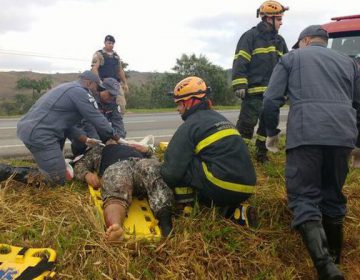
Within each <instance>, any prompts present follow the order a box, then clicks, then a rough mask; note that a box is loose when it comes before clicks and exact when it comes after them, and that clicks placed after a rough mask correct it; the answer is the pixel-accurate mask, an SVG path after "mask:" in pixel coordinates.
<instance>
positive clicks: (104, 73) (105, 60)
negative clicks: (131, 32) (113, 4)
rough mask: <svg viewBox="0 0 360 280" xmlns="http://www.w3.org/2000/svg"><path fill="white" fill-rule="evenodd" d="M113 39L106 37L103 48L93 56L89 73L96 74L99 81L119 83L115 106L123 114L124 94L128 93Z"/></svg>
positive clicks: (124, 108) (109, 36)
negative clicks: (112, 80) (116, 105)
mask: <svg viewBox="0 0 360 280" xmlns="http://www.w3.org/2000/svg"><path fill="white" fill-rule="evenodd" d="M114 45H115V38H114V36H112V35H106V36H105V40H104V48H103V49H101V50H98V51H96V52H95V54H94V55H93V59H92V62H91V71H93V72H94V73H95V74H97V75H98V76H99V77H100V79H101V80H104V79H105V78H114V79H116V80H117V81H118V82H120V83H121V87H120V88H119V95H118V97H117V100H116V102H117V104H118V105H119V106H120V108H121V114H123V115H124V114H125V110H126V99H125V93H127V92H128V91H129V87H128V84H127V80H126V75H125V71H124V68H123V65H122V64H123V63H122V61H121V59H120V56H119V55H118V54H117V53H116V52H115V51H114Z"/></svg>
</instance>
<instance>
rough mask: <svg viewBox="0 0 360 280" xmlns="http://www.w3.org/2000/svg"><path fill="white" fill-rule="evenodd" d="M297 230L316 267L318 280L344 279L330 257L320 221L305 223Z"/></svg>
mask: <svg viewBox="0 0 360 280" xmlns="http://www.w3.org/2000/svg"><path fill="white" fill-rule="evenodd" d="M298 229H299V231H300V234H301V236H302V238H303V241H304V243H305V246H306V248H307V249H308V251H309V253H310V256H311V259H312V261H313V263H314V265H315V267H316V270H317V272H318V277H319V280H341V279H344V276H343V274H342V273H341V271H340V270H339V269H338V268H337V267H336V265H335V264H334V262H333V260H332V258H331V256H330V253H329V250H328V244H327V240H326V235H325V231H324V229H323V227H322V225H321V223H320V221H309V222H305V223H303V224H301V225H300V226H299V227H298Z"/></svg>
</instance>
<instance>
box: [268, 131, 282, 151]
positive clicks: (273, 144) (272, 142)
mask: <svg viewBox="0 0 360 280" xmlns="http://www.w3.org/2000/svg"><path fill="white" fill-rule="evenodd" d="M265 145H266V148H267V149H268V150H269V151H270V152H272V153H277V152H278V151H279V147H278V146H279V134H276V135H274V136H268V137H266V142H265Z"/></svg>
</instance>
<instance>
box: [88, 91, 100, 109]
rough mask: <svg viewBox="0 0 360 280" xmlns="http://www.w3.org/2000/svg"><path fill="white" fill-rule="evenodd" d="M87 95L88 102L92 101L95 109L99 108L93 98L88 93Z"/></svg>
mask: <svg viewBox="0 0 360 280" xmlns="http://www.w3.org/2000/svg"><path fill="white" fill-rule="evenodd" d="M88 96H89V101H90V103H92V104H93V105H94V107H95V109H99V106H98V104H97V102H96V100H95V98H94V97H93V96H92V95H91V94H88Z"/></svg>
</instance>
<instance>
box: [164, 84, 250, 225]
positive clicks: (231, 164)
mask: <svg viewBox="0 0 360 280" xmlns="http://www.w3.org/2000/svg"><path fill="white" fill-rule="evenodd" d="M209 93H210V88H208V87H206V84H205V82H204V81H203V80H202V79H200V78H198V77H188V78H186V79H183V80H182V81H180V82H179V83H178V84H177V85H176V86H175V89H174V92H173V97H174V101H175V103H176V105H177V109H178V111H179V113H180V115H181V118H182V119H183V120H184V123H183V124H182V125H181V126H180V127H179V128H178V129H177V130H176V132H175V134H174V136H173V137H172V139H171V141H170V143H169V145H168V147H167V150H166V152H165V155H164V164H163V166H162V167H161V176H162V178H163V179H164V181H165V182H166V183H167V184H168V186H169V187H171V188H178V187H183V186H189V187H193V188H194V189H196V190H197V191H198V197H199V200H200V201H201V202H204V203H205V204H207V205H211V204H212V203H214V204H215V205H217V206H220V207H227V208H228V209H229V212H231V210H236V208H238V209H239V210H238V211H242V210H243V211H246V212H245V213H242V215H240V217H245V219H247V217H251V218H253V219H247V220H245V223H246V224H247V225H250V226H254V225H255V223H256V221H255V218H256V217H255V215H256V213H255V208H253V207H248V208H245V207H242V206H241V205H240V203H242V202H244V201H245V200H247V199H248V198H249V197H250V196H251V195H252V194H253V193H254V190H255V183H256V174H255V170H254V166H253V164H252V162H251V158H250V154H249V151H248V149H247V147H246V145H245V143H244V141H243V140H242V138H241V137H240V134H239V132H238V131H237V129H236V128H235V126H234V125H233V124H232V123H231V122H230V121H229V120H227V119H226V118H225V117H224V116H222V115H220V114H219V113H217V112H215V111H214V110H212V109H211V108H212V105H211V101H210V99H208V96H207V95H208V94H209ZM232 212H234V211H232ZM224 214H225V216H230V215H229V213H224Z"/></svg>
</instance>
